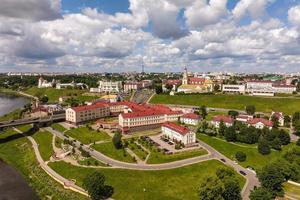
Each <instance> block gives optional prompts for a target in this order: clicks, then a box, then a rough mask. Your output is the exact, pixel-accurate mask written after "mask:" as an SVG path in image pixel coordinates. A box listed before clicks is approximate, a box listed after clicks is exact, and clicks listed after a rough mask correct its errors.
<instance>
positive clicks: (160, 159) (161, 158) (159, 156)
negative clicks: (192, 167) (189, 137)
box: [147, 149, 207, 164]
mask: <svg viewBox="0 0 300 200" xmlns="http://www.w3.org/2000/svg"><path fill="white" fill-rule="evenodd" d="M205 154H207V151H206V150H204V149H200V150H193V151H186V152H180V153H175V154H171V155H166V154H163V153H161V152H158V151H156V150H152V151H151V154H150V157H149V159H148V160H147V163H148V164H159V163H167V162H173V161H177V160H183V159H187V158H192V157H196V156H202V155H205Z"/></svg>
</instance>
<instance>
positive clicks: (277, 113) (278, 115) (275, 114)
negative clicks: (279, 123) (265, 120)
mask: <svg viewBox="0 0 300 200" xmlns="http://www.w3.org/2000/svg"><path fill="white" fill-rule="evenodd" d="M272 116H275V117H276V118H277V119H280V118H281V117H283V115H282V113H281V112H274V113H273V114H272Z"/></svg>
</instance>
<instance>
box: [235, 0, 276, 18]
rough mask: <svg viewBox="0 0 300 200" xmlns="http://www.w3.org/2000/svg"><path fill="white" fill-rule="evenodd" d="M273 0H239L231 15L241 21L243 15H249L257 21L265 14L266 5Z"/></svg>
mask: <svg viewBox="0 0 300 200" xmlns="http://www.w3.org/2000/svg"><path fill="white" fill-rule="evenodd" d="M272 2H274V0H255V1H253V0H240V1H239V2H238V3H237V5H236V6H235V8H234V9H233V11H232V13H233V16H234V18H236V19H241V18H242V17H244V16H245V15H250V16H251V17H252V18H253V19H259V18H260V17H262V16H263V15H264V14H265V9H266V6H267V5H268V3H272Z"/></svg>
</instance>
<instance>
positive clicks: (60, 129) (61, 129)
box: [51, 123, 67, 132]
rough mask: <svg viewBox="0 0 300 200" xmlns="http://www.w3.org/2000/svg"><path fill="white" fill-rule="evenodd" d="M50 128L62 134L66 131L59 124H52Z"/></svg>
mask: <svg viewBox="0 0 300 200" xmlns="http://www.w3.org/2000/svg"><path fill="white" fill-rule="evenodd" d="M51 127H52V128H53V129H55V130H57V131H60V132H64V131H66V130H67V129H66V128H65V127H63V126H62V125H60V124H59V123H54V124H51Z"/></svg>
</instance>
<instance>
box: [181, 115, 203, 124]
mask: <svg viewBox="0 0 300 200" xmlns="http://www.w3.org/2000/svg"><path fill="white" fill-rule="evenodd" d="M201 119H202V117H201V116H200V115H197V114H195V113H186V114H184V115H182V116H181V117H180V122H181V123H184V124H189V125H194V126H196V125H197V124H198V123H199V122H200V121H201Z"/></svg>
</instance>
